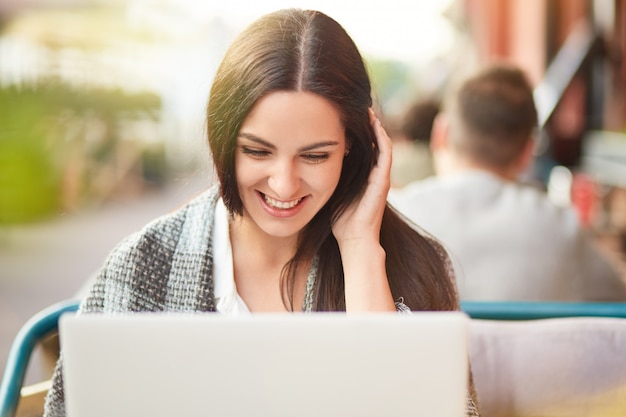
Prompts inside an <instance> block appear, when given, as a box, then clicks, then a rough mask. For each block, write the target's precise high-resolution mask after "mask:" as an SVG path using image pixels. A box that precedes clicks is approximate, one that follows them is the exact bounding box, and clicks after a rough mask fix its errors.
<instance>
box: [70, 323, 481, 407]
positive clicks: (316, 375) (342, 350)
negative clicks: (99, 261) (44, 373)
mask: <svg viewBox="0 0 626 417" xmlns="http://www.w3.org/2000/svg"><path fill="white" fill-rule="evenodd" d="M468 320H469V319H468V317H467V316H466V315H465V314H464V313H461V312H423V313H415V314H411V315H403V314H393V313H388V314H384V313H383V314H365V315H346V314H339V313H316V314H254V315H246V316H239V317H228V316H222V315H219V314H215V313H207V314H188V315H185V314H161V313H149V314H146V313H137V314H126V315H94V314H89V315H74V314H71V315H64V316H62V317H61V321H60V341H61V347H62V354H63V360H64V383H65V396H66V407H67V415H68V417H100V416H102V417H104V416H107V417H110V416H112V415H115V416H118V417H121V416H133V417H138V416H151V417H165V416H167V417H171V416H183V415H184V416H201V415H214V416H220V417H227V416H232V417H244V416H245V417H250V416H264V417H265V416H267V417H270V416H271V417H294V416H307V417H308V416H310V417H320V416H324V417H339V416H341V417H346V416H359V417H370V416H371V417H381V416H385V417H386V416H406V415H428V416H435V417H460V416H464V415H465V399H466V389H467V379H468V377H467V375H468V371H467V369H468V364H467V361H468V351H467V328H468Z"/></svg>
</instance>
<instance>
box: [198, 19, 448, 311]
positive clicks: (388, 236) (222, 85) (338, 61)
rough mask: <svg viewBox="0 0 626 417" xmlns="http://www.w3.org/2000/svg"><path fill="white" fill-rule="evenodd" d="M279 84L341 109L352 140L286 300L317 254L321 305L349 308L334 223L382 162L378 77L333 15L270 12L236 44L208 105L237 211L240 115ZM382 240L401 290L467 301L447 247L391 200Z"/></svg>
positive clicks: (225, 192) (303, 236)
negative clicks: (376, 118) (376, 121)
mask: <svg viewBox="0 0 626 417" xmlns="http://www.w3.org/2000/svg"><path fill="white" fill-rule="evenodd" d="M274 91H308V92H312V93H315V94H318V95H320V96H322V97H324V98H326V99H327V100H329V101H330V102H332V103H334V104H335V105H336V107H337V109H339V111H340V114H341V118H342V122H343V125H344V127H345V134H346V142H347V143H346V145H347V147H348V148H349V149H350V152H349V154H348V155H347V156H346V157H345V158H344V163H343V169H342V172H341V177H340V179H339V183H338V185H337V189H336V190H335V192H334V194H333V195H332V196H331V198H330V199H329V201H328V202H327V203H326V205H325V206H324V207H323V208H322V209H321V210H320V211H319V212H318V213H317V214H316V215H315V216H314V218H313V219H312V220H311V221H310V222H309V224H308V225H307V226H306V227H305V228H304V229H303V230H302V232H301V233H300V235H299V242H298V247H297V249H296V253H295V255H294V257H293V258H292V259H291V260H290V261H289V262H288V263H287V264H286V265H285V268H284V269H283V273H282V276H281V282H282V288H283V296H284V297H286V300H285V303H286V305H287V304H288V305H289V307H290V308H291V309H293V288H294V281H295V276H296V273H297V270H298V268H299V267H302V265H303V264H306V262H304V261H306V260H310V259H311V258H312V257H313V256H315V255H317V256H318V260H319V263H318V275H317V281H316V283H317V285H316V289H315V295H314V296H315V298H314V300H315V301H314V307H315V309H316V310H318V311H337V310H345V294H344V282H343V267H342V262H341V255H340V253H339V248H338V245H337V241H336V240H335V238H334V236H333V234H332V231H331V225H332V224H333V222H334V221H335V219H337V218H338V217H339V216H340V215H341V214H342V213H343V212H344V211H345V209H346V208H347V207H348V206H349V205H350V203H351V202H353V201H354V200H355V199H357V198H359V197H360V196H361V194H362V193H363V192H364V190H365V187H366V185H367V179H368V176H369V173H370V171H371V169H372V167H373V166H374V164H375V163H376V157H377V149H376V147H375V144H376V139H375V135H374V132H373V129H372V127H371V125H370V121H369V114H368V108H369V107H371V106H372V98H371V85H370V80H369V76H368V74H367V70H366V68H365V64H364V62H363V59H362V57H361V55H360V53H359V51H358V49H357V47H356V45H355V44H354V42H353V41H352V39H351V38H350V36H349V35H348V34H347V33H346V31H345V30H344V29H343V28H342V27H341V26H340V25H339V24H338V23H337V22H336V21H335V20H333V19H332V18H330V17H328V16H327V15H325V14H323V13H320V12H317V11H311V10H299V9H286V10H280V11H277V12H274V13H270V14H268V15H265V16H263V17H261V18H260V19H259V20H257V21H255V22H254V23H252V24H251V25H250V26H249V27H248V28H247V29H245V30H244V31H243V32H242V33H241V34H240V35H239V36H238V38H237V39H236V40H235V41H234V43H233V44H232V45H231V46H230V48H229V49H228V51H227V52H226V55H225V57H224V59H223V61H222V63H221V64H220V66H219V68H218V71H217V73H216V76H215V79H214V82H213V86H212V88H211V93H210V96H209V102H208V108H207V134H208V139H209V144H210V147H211V152H212V154H213V161H214V164H215V168H216V172H217V175H218V178H219V181H220V192H221V195H222V198H223V200H224V203H225V205H226V207H227V208H228V210H229V211H230V212H231V213H232V214H233V215H241V214H242V208H243V207H242V201H241V198H240V196H239V194H238V188H237V178H236V176H235V149H236V140H237V135H238V133H239V129H240V127H241V124H242V123H243V121H244V119H245V117H246V116H247V115H248V113H249V112H250V110H251V109H252V107H253V106H254V105H255V104H256V102H257V101H258V100H259V99H260V98H261V97H263V96H265V95H267V94H269V93H271V92H274ZM380 239H381V245H382V246H383V248H384V249H385V251H386V254H387V261H386V265H387V275H388V278H389V284H390V286H391V291H392V294H393V296H394V297H396V298H400V297H402V298H403V299H404V301H405V303H406V304H407V305H408V306H409V307H410V308H411V309H413V310H453V309H457V308H458V299H457V294H456V287H455V285H454V281H453V277H452V273H451V271H452V269H451V267H450V266H449V261H448V259H447V256H446V254H445V251H444V250H443V249H442V248H441V246H440V245H439V244H438V243H437V242H435V241H434V240H433V239H431V238H427V237H425V236H423V235H422V234H420V233H418V231H417V230H416V229H415V228H414V227H412V226H410V225H409V224H408V223H407V222H406V221H405V220H403V219H402V218H401V217H400V216H399V215H398V214H397V213H395V212H394V211H393V210H392V209H391V208H390V207H389V206H388V207H387V208H386V210H385V213H384V215H383V221H382V227H381V235H380Z"/></svg>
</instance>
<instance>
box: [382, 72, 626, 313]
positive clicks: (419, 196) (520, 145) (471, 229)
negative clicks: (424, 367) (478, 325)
mask: <svg viewBox="0 0 626 417" xmlns="http://www.w3.org/2000/svg"><path fill="white" fill-rule="evenodd" d="M536 131H537V110H536V107H535V104H534V101H533V89H532V87H531V85H530V84H529V82H528V80H527V78H526V76H525V74H524V72H523V71H522V70H520V69H519V68H517V67H515V66H513V65H509V64H505V63H496V64H492V65H490V66H488V67H487V68H484V69H483V70H482V71H480V72H479V73H477V74H475V75H474V76H473V77H470V78H469V79H466V80H465V81H464V82H463V83H462V84H461V85H460V88H458V89H457V90H455V93H454V94H452V95H450V96H449V97H446V99H445V100H444V103H443V109H442V112H441V113H440V114H439V115H438V116H437V118H436V120H435V122H434V126H433V132H432V138H431V148H432V151H433V155H434V161H435V170H436V173H437V175H436V176H435V177H431V178H429V179H426V180H422V181H416V182H413V183H411V184H409V185H407V186H406V187H404V188H402V189H400V190H392V191H391V192H390V194H389V201H390V203H391V204H392V205H393V206H394V207H395V208H396V209H397V210H399V211H400V212H401V213H403V214H404V215H405V216H407V217H408V218H409V219H410V220H412V221H413V222H415V223H416V224H417V225H419V227H422V228H423V229H425V230H426V231H427V232H429V233H431V234H432V235H433V236H434V237H436V238H437V239H439V240H440V241H441V242H442V243H443V244H444V246H446V248H447V250H448V251H449V253H450V255H451V257H452V260H453V263H454V268H455V274H456V278H457V285H458V289H459V295H460V298H461V299H462V300H502V301H504V300H515V301H617V300H626V284H625V282H624V278H623V277H620V275H619V273H618V272H617V269H616V266H615V265H613V264H611V262H610V261H609V260H608V259H607V258H605V257H604V256H603V255H602V254H601V252H600V251H599V250H598V249H597V248H596V246H595V242H594V241H593V240H592V237H591V236H590V235H588V234H587V233H586V230H585V229H583V228H582V227H581V226H580V224H579V221H578V218H577V215H576V213H575V211H574V210H573V209H572V208H571V207H560V206H556V205H555V204H553V203H552V202H551V201H550V200H549V199H548V196H547V194H546V193H545V192H544V191H543V190H540V189H539V188H537V187H533V186H530V185H527V184H523V183H522V182H520V181H519V180H518V178H519V177H520V174H521V173H523V172H524V171H525V170H526V169H527V167H528V166H529V164H530V163H531V160H532V157H533V145H534V141H533V136H534V133H536Z"/></svg>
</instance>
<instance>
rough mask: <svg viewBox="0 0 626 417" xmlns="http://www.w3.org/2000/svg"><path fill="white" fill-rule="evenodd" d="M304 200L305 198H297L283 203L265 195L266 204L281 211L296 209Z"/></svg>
mask: <svg viewBox="0 0 626 417" xmlns="http://www.w3.org/2000/svg"><path fill="white" fill-rule="evenodd" d="M303 198H304V197H302V198H297V199H295V200H289V201H281V200H276V199H274V198H272V197H269V196H268V195H266V194H263V200H264V201H265V203H266V204H267V205H268V206H270V207H272V208H276V209H279V210H288V209H291V208H294V207H295V206H297V205H298V204H299V203H300V202H301V201H302V200H303Z"/></svg>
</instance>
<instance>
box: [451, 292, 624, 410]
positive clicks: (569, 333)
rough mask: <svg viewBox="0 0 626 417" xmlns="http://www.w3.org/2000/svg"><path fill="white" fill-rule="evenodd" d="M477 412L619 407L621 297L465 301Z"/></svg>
mask: <svg viewBox="0 0 626 417" xmlns="http://www.w3.org/2000/svg"><path fill="white" fill-rule="evenodd" d="M462 308H463V309H464V310H465V311H466V312H467V313H468V314H469V315H470V316H471V317H472V318H473V320H472V321H471V324H470V342H469V349H470V362H471V366H472V373H473V377H474V383H475V386H476V392H477V395H478V400H479V405H480V408H481V411H482V415H484V416H489V417H504V416H507V417H530V416H544V417H549V416H565V415H567V416H571V417H578V416H581V417H582V416H594V417H597V416H600V417H605V416H606V417H609V416H610V417H612V416H616V417H617V416H624V415H626V353H625V350H624V349H625V348H626V319H625V317H626V303H544V302H523V303H519V302H464V303H462Z"/></svg>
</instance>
